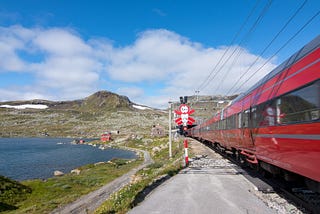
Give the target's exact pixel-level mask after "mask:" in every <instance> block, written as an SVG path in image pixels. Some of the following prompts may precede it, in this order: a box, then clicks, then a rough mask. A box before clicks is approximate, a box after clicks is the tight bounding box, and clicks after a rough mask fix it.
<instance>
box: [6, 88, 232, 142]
mask: <svg viewBox="0 0 320 214" xmlns="http://www.w3.org/2000/svg"><path fill="white" fill-rule="evenodd" d="M235 97H236V96H229V97H223V96H189V97H188V105H190V106H191V108H193V109H195V113H194V114H193V115H192V117H193V118H195V119H196V120H197V121H198V122H201V121H203V120H205V119H207V118H210V117H211V116H213V115H214V114H215V112H217V111H219V110H221V108H223V107H224V106H226V105H227V104H228V103H229V102H230V101H231V100H232V99H234V98H235ZM179 105H180V103H178V102H176V103H174V104H173V106H172V107H173V109H178V107H179ZM172 124H173V127H174V122H173V123H172ZM154 125H160V126H162V127H164V129H165V130H168V112H167V111H161V110H157V109H152V108H146V107H145V106H141V105H137V104H135V103H133V102H131V101H130V100H129V99H128V97H126V96H120V95H118V94H115V93H112V92H108V91H99V92H96V93H94V94H92V95H91V96H89V97H86V98H84V99H80V100H73V101H60V102H55V101H48V100H29V101H12V102H2V103H0V137H40V136H50V137H72V138H98V137H100V135H101V134H102V133H104V132H106V131H108V132H110V131H119V132H120V135H125V136H128V135H133V134H134V135H148V134H150V132H151V129H152V127H153V126H154Z"/></svg>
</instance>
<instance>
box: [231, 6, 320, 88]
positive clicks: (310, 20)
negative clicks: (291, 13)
mask: <svg viewBox="0 0 320 214" xmlns="http://www.w3.org/2000/svg"><path fill="white" fill-rule="evenodd" d="M319 14H320V10H319V11H318V12H317V13H316V14H315V15H313V16H312V17H311V18H310V19H309V20H308V22H307V23H306V24H304V25H303V26H302V27H301V28H300V29H299V30H298V31H297V32H296V33H295V34H294V35H293V36H292V37H291V38H290V39H289V40H288V41H287V42H286V43H285V44H284V45H282V46H281V47H280V48H279V49H278V50H277V51H276V53H275V54H273V55H272V56H271V57H270V58H269V59H268V60H267V61H266V62H265V63H264V64H263V65H262V66H261V67H260V68H259V69H258V70H256V72H258V71H259V70H261V69H262V68H263V67H264V66H265V65H266V64H267V63H268V62H269V61H270V60H271V59H272V58H273V57H274V56H275V55H276V54H278V53H279V52H280V51H281V50H282V49H283V48H284V47H285V46H287V45H288V44H289V43H290V42H291V41H292V40H293V39H294V38H295V37H296V36H297V35H298V34H299V33H300V32H301V31H302V30H303V29H304V28H305V27H306V26H307V25H308V24H310V23H311V22H312V21H313V19H315V18H316V17H317V16H318V15H319ZM256 72H255V73H256ZM255 73H253V74H252V75H251V76H250V77H249V78H248V79H247V80H246V81H245V82H243V83H242V84H241V85H240V86H239V87H238V88H237V90H235V91H238V90H239V89H240V88H241V87H242V86H243V85H244V84H246V83H247V82H248V81H249V80H250V79H251V78H252V77H253V76H254V75H255ZM229 92H230V90H229ZM229 92H228V93H227V94H229Z"/></svg>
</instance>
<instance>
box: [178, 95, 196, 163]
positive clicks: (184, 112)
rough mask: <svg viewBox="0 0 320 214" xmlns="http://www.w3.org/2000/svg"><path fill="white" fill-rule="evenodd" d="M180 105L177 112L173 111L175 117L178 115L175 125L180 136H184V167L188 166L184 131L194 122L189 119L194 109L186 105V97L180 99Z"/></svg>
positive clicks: (186, 142) (186, 141)
mask: <svg viewBox="0 0 320 214" xmlns="http://www.w3.org/2000/svg"><path fill="white" fill-rule="evenodd" d="M180 102H181V105H180V106H179V109H178V110H174V112H175V113H176V114H177V115H180V117H179V118H178V119H176V120H175V122H176V123H177V125H178V126H179V132H180V134H181V135H184V136H185V138H184V140H183V144H184V159H185V166H188V164H189V157H188V140H187V138H186V131H187V129H188V125H189V126H191V125H192V124H193V123H194V122H195V120H194V119H193V118H192V117H190V115H191V114H193V113H194V109H191V108H190V107H189V106H188V105H186V103H187V97H184V98H182V97H180Z"/></svg>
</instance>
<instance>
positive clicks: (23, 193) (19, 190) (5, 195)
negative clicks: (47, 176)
mask: <svg viewBox="0 0 320 214" xmlns="http://www.w3.org/2000/svg"><path fill="white" fill-rule="evenodd" d="M30 193H31V188H29V187H27V186H25V185H22V184H20V183H19V182H17V181H13V180H11V179H9V178H6V177H3V176H1V175H0V212H2V211H5V210H13V209H17V207H16V206H14V205H15V204H17V203H19V202H20V201H23V200H25V199H26V198H27V196H28V195H29V194H30Z"/></svg>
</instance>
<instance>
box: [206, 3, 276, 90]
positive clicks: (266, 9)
mask: <svg viewBox="0 0 320 214" xmlns="http://www.w3.org/2000/svg"><path fill="white" fill-rule="evenodd" d="M271 4H272V0H269V1H268V3H267V4H266V5H265V6H264V8H263V10H262V11H261V13H260V14H259V16H258V18H257V19H256V21H255V22H254V24H253V25H252V27H251V28H250V29H249V31H248V32H247V34H246V35H245V36H244V37H243V39H242V40H241V42H240V43H239V45H238V47H237V48H235V49H234V50H233V52H232V54H231V55H230V56H229V57H228V59H227V60H226V61H224V63H223V65H222V66H221V67H220V69H219V70H218V71H217V72H216V73H215V75H214V76H213V77H211V78H208V81H207V83H206V84H205V85H204V86H203V89H204V88H205V87H207V86H208V84H209V83H210V82H211V81H213V80H214V78H215V77H216V76H217V74H218V73H219V72H221V70H222V68H223V67H224V66H225V65H226V63H227V62H228V61H229V60H230V59H231V57H232V56H233V55H234V54H235V52H236V51H238V50H241V48H240V45H241V44H242V43H244V42H246V41H247V39H248V38H249V36H250V35H251V34H252V33H253V32H254V30H255V29H256V27H257V26H258V24H259V22H260V21H261V20H262V18H263V17H264V15H265V14H266V12H267V11H268V9H269V8H270V6H271ZM240 55H241V53H239V54H238V57H239V56H240Z"/></svg>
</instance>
